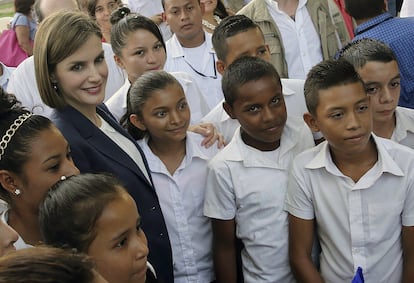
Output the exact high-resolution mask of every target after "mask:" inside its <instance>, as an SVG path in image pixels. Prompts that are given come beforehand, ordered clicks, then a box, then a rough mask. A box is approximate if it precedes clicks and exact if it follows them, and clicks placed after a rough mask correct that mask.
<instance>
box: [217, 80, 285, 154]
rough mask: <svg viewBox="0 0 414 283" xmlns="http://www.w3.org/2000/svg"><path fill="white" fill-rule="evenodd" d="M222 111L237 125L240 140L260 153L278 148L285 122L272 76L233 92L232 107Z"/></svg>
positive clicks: (282, 100)
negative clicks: (236, 122)
mask: <svg viewBox="0 0 414 283" xmlns="http://www.w3.org/2000/svg"><path fill="white" fill-rule="evenodd" d="M224 107H225V110H226V112H227V113H228V114H229V116H230V117H231V118H233V119H237V120H238V121H239V122H240V125H241V132H242V138H243V141H244V142H245V143H246V144H247V145H250V146H252V147H254V148H257V149H259V150H262V151H269V150H275V149H276V148H278V147H279V144H280V137H281V135H282V132H283V128H284V126H285V123H286V119H287V115H286V107H285V101H284V99H283V94H282V86H281V84H280V82H278V81H277V80H276V79H275V78H273V77H263V78H261V79H259V80H255V81H249V82H247V83H245V84H244V85H242V86H240V87H239V88H238V90H237V98H236V100H235V102H234V103H233V105H232V106H230V105H228V104H226V103H225V104H224Z"/></svg>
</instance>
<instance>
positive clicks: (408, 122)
mask: <svg viewBox="0 0 414 283" xmlns="http://www.w3.org/2000/svg"><path fill="white" fill-rule="evenodd" d="M395 117H396V123H395V129H394V132H393V133H392V136H391V140H393V141H396V142H398V143H400V144H403V145H406V146H408V147H410V148H413V149H414V110H413V109H410V108H405V107H400V106H398V107H397V109H395Z"/></svg>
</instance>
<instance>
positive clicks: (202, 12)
mask: <svg viewBox="0 0 414 283" xmlns="http://www.w3.org/2000/svg"><path fill="white" fill-rule="evenodd" d="M199 3H200V9H201V14H202V15H204V12H205V10H206V7H205V6H204V2H203V3H202V2H201V1H200V2H199Z"/></svg>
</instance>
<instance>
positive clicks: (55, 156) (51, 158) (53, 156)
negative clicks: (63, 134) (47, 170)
mask: <svg viewBox="0 0 414 283" xmlns="http://www.w3.org/2000/svg"><path fill="white" fill-rule="evenodd" d="M68 151H70V145H69V144H68V143H67V144H66V152H68ZM59 157H60V154H55V155H52V156H49V157H48V158H47V159H45V160H44V161H43V162H42V164H45V163H47V162H49V161H50V160H53V159H58V158H59Z"/></svg>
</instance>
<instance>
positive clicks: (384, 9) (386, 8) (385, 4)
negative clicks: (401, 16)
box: [382, 0, 388, 12]
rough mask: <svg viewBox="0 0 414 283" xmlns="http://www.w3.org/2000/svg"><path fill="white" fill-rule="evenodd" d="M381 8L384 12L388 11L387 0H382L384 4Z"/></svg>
mask: <svg viewBox="0 0 414 283" xmlns="http://www.w3.org/2000/svg"><path fill="white" fill-rule="evenodd" d="M382 9H383V11H384V12H387V11H388V1H387V0H384V6H383V8H382Z"/></svg>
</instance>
